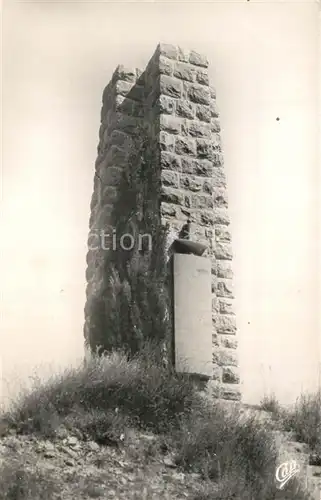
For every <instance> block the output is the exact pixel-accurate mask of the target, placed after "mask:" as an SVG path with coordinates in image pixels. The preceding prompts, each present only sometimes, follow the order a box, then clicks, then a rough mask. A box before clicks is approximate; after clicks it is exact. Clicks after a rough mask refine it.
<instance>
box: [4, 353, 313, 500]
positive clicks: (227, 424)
mask: <svg viewBox="0 0 321 500" xmlns="http://www.w3.org/2000/svg"><path fill="white" fill-rule="evenodd" d="M312 425H313V424H312ZM0 427H1V432H2V436H3V437H2V439H1V441H0V443H1V445H0V455H1V456H3V457H4V460H3V464H2V471H1V476H0V499H3V500H9V499H10V500H31V499H32V500H40V499H46V500H49V499H51V498H52V499H63V500H69V498H70V499H71V498H77V499H79V500H80V499H82V498H84V499H85V498H86V499H88V498H94V497H96V498H99V497H100V498H115V499H117V498H119V499H126V500H129V499H131V498H133V499H134V498H137V499H138V498H139V499H141V498H146V499H149V498H151V499H152V498H158V499H164V500H165V499H166V498H168V499H169V498H171V499H175V498H177V499H178V498H180V499H182V498H190V499H193V500H218V499H220V500H222V499H232V498H233V499H234V500H258V499H260V500H272V499H273V498H279V499H282V500H285V499H287V498H289V499H290V498H291V499H292V500H307V499H308V498H310V497H309V496H308V494H307V493H304V492H303V490H302V488H301V486H300V484H299V483H298V482H297V481H296V480H295V478H293V479H292V480H291V481H290V482H289V483H288V485H287V488H286V491H285V492H283V493H280V492H278V493H277V490H276V488H275V482H274V477H275V470H276V466H277V464H278V450H277V449H276V445H275V440H274V436H273V433H272V431H271V430H270V429H269V427H268V426H267V425H264V424H263V423H262V422H261V421H260V420H259V419H258V418H256V417H255V416H253V415H245V414H244V413H242V412H241V411H240V409H238V408H236V407H235V408H234V409H232V408H230V409H228V408H226V407H225V406H223V405H221V404H220V403H219V402H214V404H213V403H209V401H208V400H206V399H205V398H204V397H202V396H201V395H200V394H199V393H197V392H196V391H195V389H194V386H193V383H192V381H191V380H190V379H189V378H188V377H186V376H185V377H183V376H182V375H179V374H175V373H170V372H169V371H167V370H166V369H165V368H164V367H162V366H160V365H159V364H158V363H157V361H156V359H154V357H153V353H152V351H151V350H150V349H147V348H146V350H145V351H144V352H142V353H141V354H140V356H139V357H137V358H135V359H133V360H131V361H130V362H129V361H128V360H127V358H126V356H125V355H121V354H114V355H113V356H111V357H109V358H102V359H100V360H97V359H94V358H93V359H92V360H91V361H90V362H89V363H88V364H87V365H86V366H82V367H79V368H78V369H72V370H69V371H66V372H65V373H63V374H60V375H57V376H55V377H53V378H52V379H50V380H48V381H47V382H46V383H43V384H41V383H39V384H38V385H37V386H36V387H35V388H34V389H33V390H32V391H30V392H28V393H25V394H24V395H23V396H21V397H20V398H18V399H17V400H16V401H15V402H14V403H13V404H12V406H11V408H10V409H9V410H8V411H7V412H6V413H5V414H3V415H2V417H1V421H0ZM124 464H125V465H124Z"/></svg>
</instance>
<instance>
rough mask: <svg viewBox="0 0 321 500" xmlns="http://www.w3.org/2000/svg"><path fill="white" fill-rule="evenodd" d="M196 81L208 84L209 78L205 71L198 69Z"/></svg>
mask: <svg viewBox="0 0 321 500" xmlns="http://www.w3.org/2000/svg"><path fill="white" fill-rule="evenodd" d="M196 81H197V82H198V83H200V84H201V85H209V78H208V73H207V71H204V70H198V71H197V73H196Z"/></svg>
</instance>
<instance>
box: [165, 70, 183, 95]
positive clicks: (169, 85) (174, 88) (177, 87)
mask: <svg viewBox="0 0 321 500" xmlns="http://www.w3.org/2000/svg"><path fill="white" fill-rule="evenodd" d="M159 89H160V93H161V94H164V95H167V96H169V97H174V98H179V97H181V95H182V91H183V83H182V82H181V80H178V79H177V78H173V77H171V76H166V75H161V76H160V85H159Z"/></svg>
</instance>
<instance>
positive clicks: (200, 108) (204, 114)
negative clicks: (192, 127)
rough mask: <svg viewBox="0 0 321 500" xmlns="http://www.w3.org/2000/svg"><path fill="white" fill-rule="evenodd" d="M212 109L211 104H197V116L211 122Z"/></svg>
mask: <svg viewBox="0 0 321 500" xmlns="http://www.w3.org/2000/svg"><path fill="white" fill-rule="evenodd" d="M211 116H212V115H211V109H210V107H209V106H204V105H203V104H197V106H196V117H197V118H198V119H199V120H201V121H203V122H207V123H210V122H211Z"/></svg>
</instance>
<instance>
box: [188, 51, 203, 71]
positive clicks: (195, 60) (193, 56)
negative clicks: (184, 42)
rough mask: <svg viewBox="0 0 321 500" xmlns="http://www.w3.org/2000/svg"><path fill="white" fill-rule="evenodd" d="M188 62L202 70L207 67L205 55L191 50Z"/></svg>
mask: <svg viewBox="0 0 321 500" xmlns="http://www.w3.org/2000/svg"><path fill="white" fill-rule="evenodd" d="M189 62H190V63H191V64H195V66H201V67H203V68H207V67H208V59H207V57H206V56H205V55H203V54H199V53H198V52H196V51H195V50H191V51H190V54H189Z"/></svg>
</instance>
